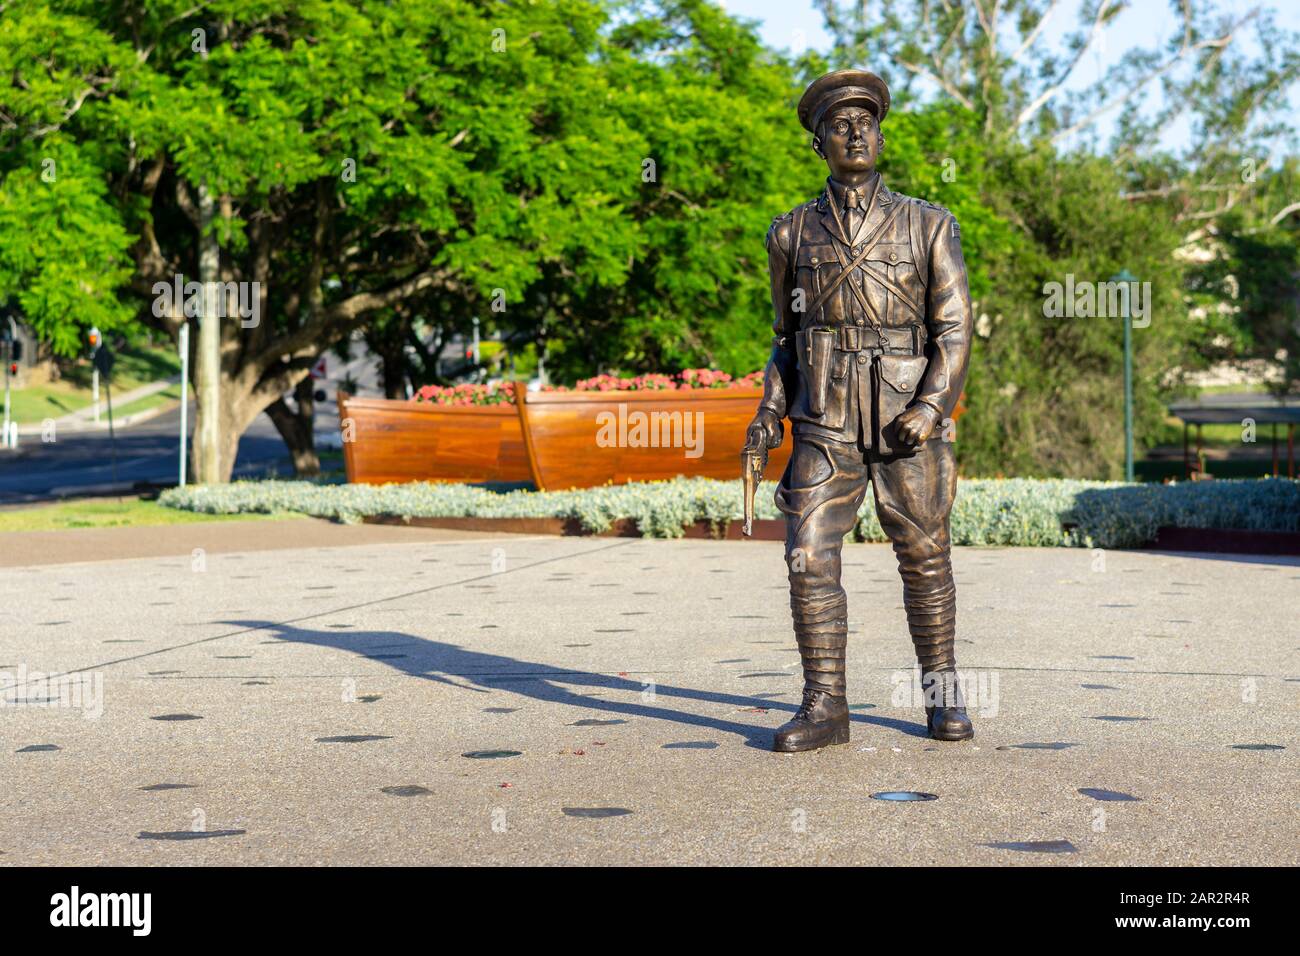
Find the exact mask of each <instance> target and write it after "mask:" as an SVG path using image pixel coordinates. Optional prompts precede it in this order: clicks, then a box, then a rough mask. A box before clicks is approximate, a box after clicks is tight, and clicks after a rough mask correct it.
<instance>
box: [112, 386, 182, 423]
mask: <svg viewBox="0 0 1300 956" xmlns="http://www.w3.org/2000/svg"><path fill="white" fill-rule="evenodd" d="M180 400H181V386H180V383H179V382H177V383H176V384H175V385H172V386H170V387H169V388H165V389H163V390H162V391H161V392H154V393H153V394H152V395H146V396H145V397H144V398H141V399H137V400H136V401H134V402H131V403H130V404H127V405H123V406H122V407H121V408H119V407H118V406H117V405H116V403H115V404H114V405H113V418H114V419H115V420H117V419H122V418H126V416H128V415H135V414H137V413H139V412H143V411H148V410H149V409H151V408H156V407H157V406H159V405H171V404H174V403H176V402H179V401H180ZM107 414H108V413H107V411H105V412H104V413H103V414H101V416H100V417H101V418H103V417H105V416H106V415H107Z"/></svg>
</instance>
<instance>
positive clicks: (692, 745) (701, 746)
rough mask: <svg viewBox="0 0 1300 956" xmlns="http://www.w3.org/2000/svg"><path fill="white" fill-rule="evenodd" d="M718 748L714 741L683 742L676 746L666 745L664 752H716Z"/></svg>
mask: <svg viewBox="0 0 1300 956" xmlns="http://www.w3.org/2000/svg"><path fill="white" fill-rule="evenodd" d="M717 746H718V744H717V742H716V741H713V740H682V741H679V742H678V743H675V744H664V745H663V749H664V750H714V749H716V748H717Z"/></svg>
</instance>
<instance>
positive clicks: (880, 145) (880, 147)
mask: <svg viewBox="0 0 1300 956" xmlns="http://www.w3.org/2000/svg"><path fill="white" fill-rule="evenodd" d="M876 144H877V145H876V152H878V153H883V152H884V151H885V134H884V133H882V132H880V130H879V129H877V130H876Z"/></svg>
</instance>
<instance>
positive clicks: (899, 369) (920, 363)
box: [872, 353, 928, 455]
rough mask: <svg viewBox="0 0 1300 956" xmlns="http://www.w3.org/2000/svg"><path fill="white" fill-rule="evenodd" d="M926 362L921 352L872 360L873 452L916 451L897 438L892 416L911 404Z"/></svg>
mask: <svg viewBox="0 0 1300 956" xmlns="http://www.w3.org/2000/svg"><path fill="white" fill-rule="evenodd" d="M927 364H928V362H927V360H926V357H925V356H924V355H890V354H888V353H886V354H885V355H879V356H877V357H876V360H875V362H873V363H872V386H873V388H872V392H873V394H872V398H873V401H872V405H873V406H874V408H873V414H872V420H873V421H874V423H875V430H874V435H873V438H874V440H875V447H876V451H877V452H878V453H879V454H882V455H906V454H912V453H913V452H915V451H916V450H917V446H915V445H909V444H907V443H906V442H904V441H902V440H901V439H900V438H899V437H898V433H897V430H896V428H895V426H894V421H895V419H897V418H898V416H899V415H901V414H902V413H903V411H904V410H905V409H906V408H907V407H908V406H909V405H911V404H912V399H913V398H914V397H915V395H916V390H917V388H918V387H919V386H920V384H921V378H922V376H924V375H925V368H926V365H927Z"/></svg>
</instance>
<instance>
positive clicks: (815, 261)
mask: <svg viewBox="0 0 1300 956" xmlns="http://www.w3.org/2000/svg"><path fill="white" fill-rule="evenodd" d="M812 264H813V265H817V257H816V256H813V257H812Z"/></svg>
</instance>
